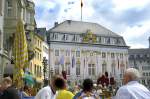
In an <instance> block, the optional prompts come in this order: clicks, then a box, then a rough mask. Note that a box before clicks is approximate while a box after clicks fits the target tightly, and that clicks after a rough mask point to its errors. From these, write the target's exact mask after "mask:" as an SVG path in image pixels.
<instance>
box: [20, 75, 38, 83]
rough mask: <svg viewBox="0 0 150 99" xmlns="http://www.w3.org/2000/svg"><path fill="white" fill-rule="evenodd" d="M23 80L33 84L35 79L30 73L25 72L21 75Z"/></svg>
mask: <svg viewBox="0 0 150 99" xmlns="http://www.w3.org/2000/svg"><path fill="white" fill-rule="evenodd" d="M23 79H24V81H25V82H26V84H27V85H34V84H35V79H34V78H33V76H32V75H31V74H27V73H25V74H24V76H23Z"/></svg>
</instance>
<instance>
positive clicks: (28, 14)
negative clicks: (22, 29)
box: [27, 11, 31, 24]
mask: <svg viewBox="0 0 150 99" xmlns="http://www.w3.org/2000/svg"><path fill="white" fill-rule="evenodd" d="M30 14H31V13H30V12H29V11H27V23H28V24H30V23H31V21H30V18H31V15H30Z"/></svg>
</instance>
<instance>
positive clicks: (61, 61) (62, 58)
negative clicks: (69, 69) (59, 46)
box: [59, 56, 65, 65]
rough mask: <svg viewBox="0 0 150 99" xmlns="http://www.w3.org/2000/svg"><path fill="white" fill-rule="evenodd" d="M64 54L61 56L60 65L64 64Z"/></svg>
mask: <svg viewBox="0 0 150 99" xmlns="http://www.w3.org/2000/svg"><path fill="white" fill-rule="evenodd" d="M64 61H65V60H64V56H61V58H60V61H59V63H60V65H64Z"/></svg>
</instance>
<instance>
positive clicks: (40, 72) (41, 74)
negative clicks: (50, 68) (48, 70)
mask: <svg viewBox="0 0 150 99" xmlns="http://www.w3.org/2000/svg"><path fill="white" fill-rule="evenodd" d="M39 74H40V77H41V76H42V69H41V66H40V72H39Z"/></svg>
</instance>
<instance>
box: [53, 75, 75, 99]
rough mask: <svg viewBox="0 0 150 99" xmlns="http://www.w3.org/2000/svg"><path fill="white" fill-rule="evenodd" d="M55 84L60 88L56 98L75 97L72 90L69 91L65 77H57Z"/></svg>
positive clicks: (66, 98)
mask: <svg viewBox="0 0 150 99" xmlns="http://www.w3.org/2000/svg"><path fill="white" fill-rule="evenodd" d="M55 86H56V87H57V88H58V93H57V95H56V99H72V98H73V97H74V94H73V93H72V92H70V91H67V84H66V81H65V79H64V78H57V79H56V80H55Z"/></svg>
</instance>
